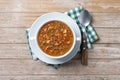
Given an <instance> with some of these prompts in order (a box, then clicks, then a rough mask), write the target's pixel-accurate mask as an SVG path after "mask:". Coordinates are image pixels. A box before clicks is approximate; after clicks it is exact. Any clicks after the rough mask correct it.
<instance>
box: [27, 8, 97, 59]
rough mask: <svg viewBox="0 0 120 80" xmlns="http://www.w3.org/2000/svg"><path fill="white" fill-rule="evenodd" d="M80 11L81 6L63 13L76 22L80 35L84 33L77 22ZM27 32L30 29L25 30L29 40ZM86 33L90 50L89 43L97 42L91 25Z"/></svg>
mask: <svg viewBox="0 0 120 80" xmlns="http://www.w3.org/2000/svg"><path fill="white" fill-rule="evenodd" d="M82 10H83V8H82V7H81V6H79V7H76V8H74V9H72V10H69V11H68V12H65V14H66V15H68V16H70V17H71V18H72V19H74V20H75V21H76V23H77V25H78V26H79V29H80V31H81V33H82V34H83V33H84V32H85V29H84V28H83V26H82V25H81V24H80V22H79V20H78V17H79V15H80V13H81V11H82ZM29 31H30V28H29V29H26V35H27V39H29ZM86 33H87V48H88V49H90V48H92V45H91V43H93V42H94V41H96V40H98V36H97V34H96V32H95V30H94V29H93V27H92V25H91V24H89V25H88V26H87V27H86ZM28 44H29V42H28ZM29 49H30V52H31V55H32V57H33V58H34V56H35V55H34V53H32V49H31V47H30V46H29Z"/></svg>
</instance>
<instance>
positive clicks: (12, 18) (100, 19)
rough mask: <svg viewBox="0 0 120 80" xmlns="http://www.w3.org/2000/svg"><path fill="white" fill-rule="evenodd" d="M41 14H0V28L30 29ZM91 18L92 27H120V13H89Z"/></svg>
mask: <svg viewBox="0 0 120 80" xmlns="http://www.w3.org/2000/svg"><path fill="white" fill-rule="evenodd" d="M42 14H44V13H0V27H30V26H31V25H32V23H33V22H34V20H36V19H37V18H38V17H39V16H41V15H42ZM91 16H92V24H93V26H94V27H115V28H116V27H120V18H119V17H120V13H91ZM8 24H9V25H8Z"/></svg>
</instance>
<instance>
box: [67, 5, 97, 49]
mask: <svg viewBox="0 0 120 80" xmlns="http://www.w3.org/2000/svg"><path fill="white" fill-rule="evenodd" d="M82 10H83V8H82V7H81V6H79V7H76V8H74V9H72V10H69V11H68V12H65V14H67V15H68V16H70V17H71V18H72V19H74V20H75V21H76V23H77V24H78V26H79V28H80V30H81V32H82V34H83V33H85V32H86V33H87V36H86V37H87V48H88V49H89V48H92V45H91V43H92V42H94V41H96V40H97V39H98V36H97V34H96V32H95V30H94V29H93V27H92V25H91V24H89V25H88V26H87V27H86V29H85V28H84V27H83V26H82V25H81V24H80V22H79V19H78V18H79V15H80V13H81V11H82Z"/></svg>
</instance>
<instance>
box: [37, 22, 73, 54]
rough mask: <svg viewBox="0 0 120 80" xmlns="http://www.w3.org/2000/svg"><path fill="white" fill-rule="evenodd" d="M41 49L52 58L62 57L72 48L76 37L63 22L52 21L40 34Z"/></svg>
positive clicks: (45, 25)
mask: <svg viewBox="0 0 120 80" xmlns="http://www.w3.org/2000/svg"><path fill="white" fill-rule="evenodd" d="M37 41H38V45H39V47H40V49H41V50H42V51H43V52H45V53H46V54H48V55H50V56H62V55H64V54H66V53H67V52H68V51H69V50H70V49H71V47H72V45H73V41H74V37H73V33H72V31H71V29H70V28H69V27H68V26H67V25H66V24H65V23H63V22H61V21H50V22H47V23H46V24H44V25H43V26H42V27H41V29H40V30H39V32H38V36H37Z"/></svg>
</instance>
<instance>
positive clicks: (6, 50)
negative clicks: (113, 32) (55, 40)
mask: <svg viewBox="0 0 120 80" xmlns="http://www.w3.org/2000/svg"><path fill="white" fill-rule="evenodd" d="M93 47H94V48H93V49H90V50H88V52H87V53H88V56H89V57H88V58H89V59H90V58H91V59H119V58H120V54H119V53H120V44H93ZM0 55H1V56H0V60H1V59H4V60H5V59H8V60H9V59H12V60H13V59H19V60H21V59H29V60H31V59H32V58H31V56H30V54H29V49H28V44H0ZM74 59H75V60H79V59H80V55H76V57H75V58H74Z"/></svg>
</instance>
